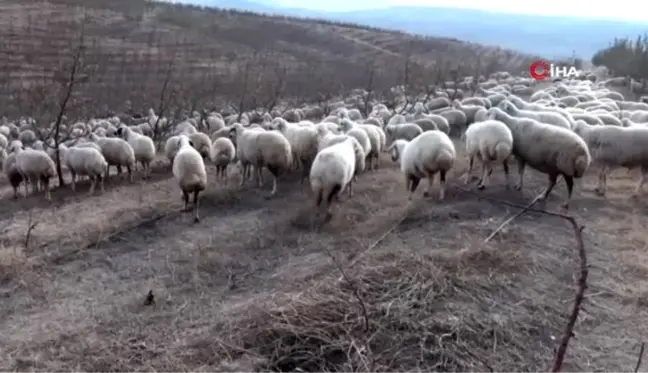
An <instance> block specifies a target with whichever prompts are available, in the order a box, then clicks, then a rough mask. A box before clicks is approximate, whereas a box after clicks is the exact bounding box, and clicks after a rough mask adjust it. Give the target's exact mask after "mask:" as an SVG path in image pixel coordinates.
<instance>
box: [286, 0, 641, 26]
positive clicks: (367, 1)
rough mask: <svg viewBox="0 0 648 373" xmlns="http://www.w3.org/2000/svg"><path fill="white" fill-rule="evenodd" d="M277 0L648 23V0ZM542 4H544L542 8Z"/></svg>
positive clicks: (319, 5)
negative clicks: (414, 6) (421, 6)
mask: <svg viewBox="0 0 648 373" xmlns="http://www.w3.org/2000/svg"><path fill="white" fill-rule="evenodd" d="M275 2H276V3H279V4H281V5H284V6H290V7H301V8H309V9H317V10H354V9H371V8H381V7H387V6H397V5H400V6H403V5H423V6H425V5H428V6H448V7H453V8H472V9H484V10H494V11H508V12H515V13H528V14H538V15H540V14H542V15H568V16H581V17H587V18H612V19H622V20H623V19H626V20H641V21H646V22H647V23H648V2H645V1H641V0H632V1H630V0H613V1H608V2H600V3H592V2H591V1H585V0H578V1H575V0H537V1H519V0H452V1H449V0H445V1H444V0H355V1H349V0H275ZM540 4H541V7H538V6H539V5H540ZM641 4H643V5H641Z"/></svg>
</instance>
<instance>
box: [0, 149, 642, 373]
mask: <svg viewBox="0 0 648 373" xmlns="http://www.w3.org/2000/svg"><path fill="white" fill-rule="evenodd" d="M464 169H465V162H463V161H462V162H461V164H460V165H458V167H457V170H456V171H455V172H454V175H452V176H451V178H450V180H451V182H450V184H451V185H461V182H460V181H459V180H458V177H457V176H458V175H459V174H460V173H462V170H464ZM211 171H213V170H211ZM232 172H233V170H232ZM212 175H213V172H212ZM494 175H495V178H494V180H493V183H492V186H491V188H489V189H487V190H486V191H484V192H481V193H482V194H483V195H486V196H490V197H493V198H498V199H503V200H507V201H511V202H516V203H521V204H526V203H528V202H529V201H530V200H532V199H533V197H534V196H535V195H536V194H537V193H538V192H540V191H541V189H542V187H543V186H544V185H545V178H544V177H543V176H541V175H536V174H533V173H532V172H530V173H529V175H528V178H529V179H528V180H529V182H528V183H527V184H526V185H527V189H526V190H525V192H524V193H523V194H520V193H519V192H515V191H513V190H506V189H505V188H504V187H503V184H502V180H503V177H502V175H501V170H499V169H498V170H496V172H495V173H494ZM631 176H634V175H630V174H627V172H626V171H625V170H621V171H618V172H616V173H615V174H614V182H611V183H610V192H609V195H608V198H607V200H604V199H602V198H599V197H596V196H595V195H594V194H593V192H592V189H593V184H592V183H593V180H594V178H593V177H592V176H588V177H587V178H586V180H585V181H584V183H583V184H584V187H583V188H579V189H578V192H577V195H576V197H575V200H574V202H573V204H572V210H571V213H572V214H573V215H574V216H575V217H577V219H578V221H579V222H580V223H582V224H584V225H586V229H585V238H586V248H587V252H588V259H589V262H590V264H591V270H590V281H589V289H588V291H587V299H586V301H585V305H584V311H583V312H582V313H581V317H580V319H579V322H578V323H577V325H576V329H575V334H576V338H575V339H572V342H571V346H570V349H569V351H568V353H567V359H566V364H565V366H564V369H565V370H581V371H582V370H589V371H603V370H606V371H622V370H623V371H628V370H631V369H632V368H633V367H634V364H635V361H636V355H637V348H638V345H639V343H640V342H641V338H642V337H645V335H646V333H645V332H644V329H645V328H646V325H648V311H647V308H646V306H647V303H646V300H645V299H646V295H647V294H648V285H646V281H645V279H646V278H647V277H648V254H646V238H645V234H644V230H645V227H646V226H648V219H646V211H648V203H646V197H642V198H640V199H632V198H630V197H629V195H630V193H631V191H632V187H633V186H634V185H633V182H634V179H633V178H632V177H631ZM212 177H213V176H212ZM235 184H236V181H235V180H232V181H230V182H229V183H228V184H227V185H218V183H217V182H216V181H212V182H211V184H210V188H209V191H208V192H207V193H206V194H205V196H204V197H203V199H202V217H203V219H202V222H201V223H200V224H197V225H192V224H191V223H190V222H191V216H190V214H182V213H180V212H179V210H180V208H181V204H182V203H181V199H180V193H179V190H178V189H177V186H176V184H175V183H174V182H173V180H172V179H171V178H170V173H166V172H165V171H163V170H162V169H161V168H158V169H157V172H156V174H155V175H154V178H153V180H150V181H148V182H146V183H136V184H134V185H130V184H128V183H125V182H124V183H116V182H115V181H112V180H111V181H110V182H109V183H108V185H107V191H106V192H105V194H103V195H99V194H98V195H96V196H94V197H86V196H85V195H78V196H76V195H72V194H71V193H70V192H69V191H68V190H67V189H65V190H56V191H54V192H53V199H54V202H53V203H52V204H51V205H48V204H46V203H44V201H43V200H42V197H30V198H29V199H27V200H22V199H21V200H18V201H15V200H11V199H10V198H9V197H10V194H11V193H10V191H9V190H7V187H6V185H5V186H3V188H4V189H3V190H2V194H1V196H2V200H1V205H0V206H2V207H1V210H0V299H1V301H0V335H2V336H3V338H2V339H0V357H1V358H0V370H49V371H61V370H82V371H129V370H136V371H143V370H158V371H161V370H163V371H186V370H212V371H213V370H252V369H269V370H284V371H285V370H294V369H297V368H300V369H302V370H306V371H312V370H338V371H353V370H380V371H384V370H391V371H394V370H427V371H429V370H440V371H448V370H452V371H457V370H461V371H466V370H472V371H488V370H489V369H493V370H496V371H516V370H525V371H526V370H534V371H537V370H546V369H548V368H550V366H551V361H552V360H553V350H554V348H555V347H556V346H557V343H558V340H559V339H560V337H561V336H562V331H563V328H564V324H565V322H566V317H567V315H568V313H569V311H570V309H571V306H572V303H573V297H574V293H575V278H576V276H577V253H576V249H575V244H574V237H573V235H572V233H571V228H570V226H569V225H568V224H567V223H566V222H564V221H563V220H561V219H559V218H555V217H551V216H544V215H539V214H537V213H528V214H525V215H523V216H522V217H520V218H519V219H517V220H516V221H514V222H513V223H512V224H511V225H509V226H508V227H507V228H506V229H504V231H503V232H502V233H501V234H500V235H498V236H497V237H496V238H495V239H494V240H493V241H491V243H490V244H489V245H482V244H481V242H482V241H483V239H484V238H485V237H486V236H488V235H489V234H490V232H491V231H492V230H493V229H495V228H496V227H497V226H498V225H499V224H500V222H501V221H502V219H504V218H505V217H506V216H507V215H510V214H512V213H514V212H516V211H517V210H516V209H514V208H510V207H506V206H504V205H500V204H497V203H494V202H489V201H485V200H480V199H478V198H476V197H475V196H474V195H473V194H470V193H466V192H464V191H461V190H459V189H457V188H455V187H450V188H449V191H448V194H447V199H446V200H445V201H443V202H438V201H437V199H436V197H434V198H429V199H422V197H421V194H422V190H421V191H419V193H418V196H417V199H416V200H415V203H413V204H411V205H408V204H407V197H406V193H405V192H404V186H403V183H402V180H401V177H400V174H399V172H398V170H397V169H395V168H394V167H393V166H392V165H391V164H390V161H388V160H387V158H386V157H385V158H384V159H383V167H382V168H381V169H380V170H379V171H377V172H373V173H366V174H364V175H362V176H361V177H360V179H359V183H358V185H357V187H356V195H355V196H354V197H353V198H352V199H348V198H346V197H344V198H342V202H341V204H340V205H339V209H338V211H337V215H336V216H335V217H334V219H333V220H332V221H331V223H330V225H328V226H326V227H323V228H321V229H320V230H318V231H311V230H310V229H309V228H308V227H307V224H304V222H305V221H307V217H308V211H309V208H310V203H311V202H310V199H309V197H308V195H309V194H308V192H307V188H304V189H302V188H301V187H300V185H299V183H298V182H295V181H294V180H290V181H287V182H284V183H282V184H281V189H280V194H279V196H278V197H277V198H275V199H271V200H266V199H265V198H264V196H265V194H266V193H267V190H264V191H258V190H257V189H255V188H252V187H247V188H245V189H244V190H241V191H238V190H236V186H235ZM462 186H463V185H462ZM422 187H425V185H422ZM81 188H82V189H81V190H82V191H84V192H85V189H83V188H87V185H84V186H83V187H81ZM564 193H565V190H564V186H563V185H562V184H561V185H560V186H559V187H558V188H557V190H556V192H554V195H553V198H550V200H549V201H548V202H547V208H548V209H552V210H553V209H555V208H557V206H558V205H559V198H562V197H563V196H564ZM404 214H406V215H405V219H404V220H403V221H402V223H401V224H399V225H398V226H397V227H396V228H395V229H394V230H393V231H392V232H391V233H390V234H389V235H387V236H386V237H385V238H384V240H382V241H381V242H380V243H378V244H377V245H376V246H375V247H373V248H372V249H371V250H369V251H366V252H365V250H366V249H367V248H368V247H369V246H370V245H371V244H372V243H373V242H375V241H376V240H377V239H378V238H379V237H381V236H382V235H383V234H384V233H385V232H386V231H388V230H389V229H390V228H391V227H392V226H393V225H394V224H395V223H396V222H398V221H399V220H400V219H401V217H402V216H404ZM30 220H31V222H32V223H37V224H36V226H35V228H34V229H33V231H32V233H31V238H30V242H29V247H25V236H26V231H27V230H28V227H29V226H30V223H29V221H30ZM332 257H334V258H336V262H337V263H339V265H340V266H342V267H343V268H344V274H345V276H346V278H347V280H348V281H347V280H345V279H344V277H345V276H342V275H341V272H340V270H339V269H338V268H336V266H335V265H334V264H333V260H332ZM349 281H351V284H352V285H350V284H349ZM149 290H152V291H153V294H154V296H155V300H156V304H155V305H154V306H145V305H144V300H145V297H146V294H147V292H148V291H149ZM358 299H361V300H362V301H361V302H360V301H359V300H358ZM365 314H366V317H365ZM366 321H368V325H365V322H366ZM367 326H368V328H367Z"/></svg>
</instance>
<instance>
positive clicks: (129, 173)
mask: <svg viewBox="0 0 648 373" xmlns="http://www.w3.org/2000/svg"><path fill="white" fill-rule="evenodd" d="M126 169H127V170H128V180H129V181H130V182H131V183H132V182H134V181H135V180H133V170H132V168H131V166H127V167H126Z"/></svg>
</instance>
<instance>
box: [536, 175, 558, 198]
mask: <svg viewBox="0 0 648 373" xmlns="http://www.w3.org/2000/svg"><path fill="white" fill-rule="evenodd" d="M557 181H558V175H556V174H549V186H547V189H545V191H544V192H543V193H542V195H541V196H540V198H538V201H544V200H545V199H547V197H549V193H551V191H552V190H553V188H554V187H555V186H556V182H557Z"/></svg>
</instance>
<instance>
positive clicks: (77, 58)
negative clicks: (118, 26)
mask: <svg viewBox="0 0 648 373" xmlns="http://www.w3.org/2000/svg"><path fill="white" fill-rule="evenodd" d="M89 21H90V17H89V16H88V15H87V14H86V15H85V16H84V17H83V19H82V20H81V22H80V25H79V35H78V39H77V43H76V45H75V47H74V49H73V50H72V60H71V61H70V63H69V68H67V69H66V68H65V67H63V68H61V69H59V71H60V72H61V73H60V75H55V77H54V80H55V82H56V83H58V84H59V87H58V89H57V92H56V93H55V98H54V99H55V105H54V106H55V107H54V108H53V109H54V113H55V116H54V118H55V119H54V121H53V122H51V121H49V120H48V121H47V122H46V123H48V125H47V130H46V131H41V130H40V127H41V126H35V127H34V129H35V130H36V133H37V136H38V137H39V138H40V139H41V140H44V141H43V143H44V144H45V145H47V146H50V147H53V148H54V150H55V159H54V160H55V162H56V172H57V174H58V180H59V185H60V186H63V185H65V181H64V180H63V172H62V170H61V156H60V153H59V145H60V144H61V143H62V142H64V141H67V140H69V139H70V137H69V135H67V137H66V138H65V139H63V138H62V136H61V135H62V131H61V125H62V123H63V120H64V119H65V116H66V110H67V109H68V107H69V104H70V103H71V102H72V100H73V95H74V94H75V89H76V88H77V86H78V85H79V84H80V83H82V82H84V81H86V80H87V79H88V75H87V74H84V56H85V54H86V48H87V47H86V45H85V28H86V25H87V23H88V22H89ZM37 92H38V93H40V95H42V96H44V97H43V98H45V101H46V100H47V98H46V97H47V96H48V95H49V91H48V90H47V89H45V87H42V86H40V87H38V88H37ZM40 95H36V96H35V97H34V98H35V99H38V97H39V96H40ZM35 104H36V103H35ZM35 106H38V104H36V105H35ZM41 106H43V107H44V108H46V109H45V110H47V105H42V102H41ZM48 114H49V113H45V117H49V115H48ZM48 140H53V144H51V143H50V142H49V141H48Z"/></svg>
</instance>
